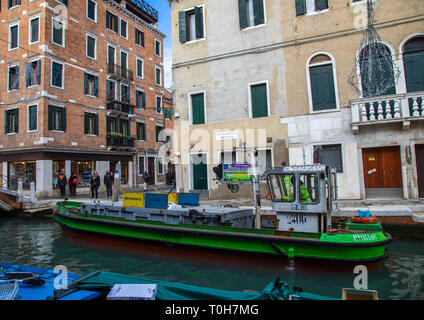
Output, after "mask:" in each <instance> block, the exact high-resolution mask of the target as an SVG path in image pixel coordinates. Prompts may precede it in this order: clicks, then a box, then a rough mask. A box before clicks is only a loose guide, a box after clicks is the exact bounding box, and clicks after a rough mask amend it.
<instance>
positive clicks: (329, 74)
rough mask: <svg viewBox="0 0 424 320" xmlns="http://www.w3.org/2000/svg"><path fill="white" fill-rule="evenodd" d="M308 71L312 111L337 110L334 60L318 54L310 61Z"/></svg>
mask: <svg viewBox="0 0 424 320" xmlns="http://www.w3.org/2000/svg"><path fill="white" fill-rule="evenodd" d="M308 70H309V80H310V95H311V102H312V111H322V110H331V109H337V100H336V89H335V81H334V70H333V61H332V59H331V58H330V57H329V56H328V55H326V54H317V55H315V56H314V57H313V58H312V59H311V60H310V61H309V64H308Z"/></svg>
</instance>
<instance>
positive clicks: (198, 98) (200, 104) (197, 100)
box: [191, 93, 205, 125]
mask: <svg viewBox="0 0 424 320" xmlns="http://www.w3.org/2000/svg"><path fill="white" fill-rule="evenodd" d="M191 110H192V111H191V112H192V123H193V125H196V124H204V123H205V101H204V94H203V93H200V94H195V95H192V96H191Z"/></svg>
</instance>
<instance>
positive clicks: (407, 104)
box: [350, 91, 424, 133]
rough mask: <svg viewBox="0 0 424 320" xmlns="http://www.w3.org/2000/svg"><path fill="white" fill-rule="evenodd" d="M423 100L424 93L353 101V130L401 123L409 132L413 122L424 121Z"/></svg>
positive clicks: (357, 130)
mask: <svg viewBox="0 0 424 320" xmlns="http://www.w3.org/2000/svg"><path fill="white" fill-rule="evenodd" d="M423 100H424V91H421V92H413V93H404V94H396V95H387V96H380V97H371V98H362V99H354V100H351V101H350V105H351V112H352V130H353V132H354V133H358V132H359V127H360V126H365V125H379V124H387V123H401V124H402V128H403V129H404V130H408V129H409V127H410V125H411V121H418V120H424V103H423Z"/></svg>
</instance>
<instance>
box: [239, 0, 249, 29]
mask: <svg viewBox="0 0 424 320" xmlns="http://www.w3.org/2000/svg"><path fill="white" fill-rule="evenodd" d="M238 4H239V18H240V29H244V28H247V11H246V10H247V8H246V0H238Z"/></svg>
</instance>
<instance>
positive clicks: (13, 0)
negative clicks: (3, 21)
mask: <svg viewBox="0 0 424 320" xmlns="http://www.w3.org/2000/svg"><path fill="white" fill-rule="evenodd" d="M20 4H21V0H7V8H8V9H10V8H13V7H16V6H19V5H20Z"/></svg>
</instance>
